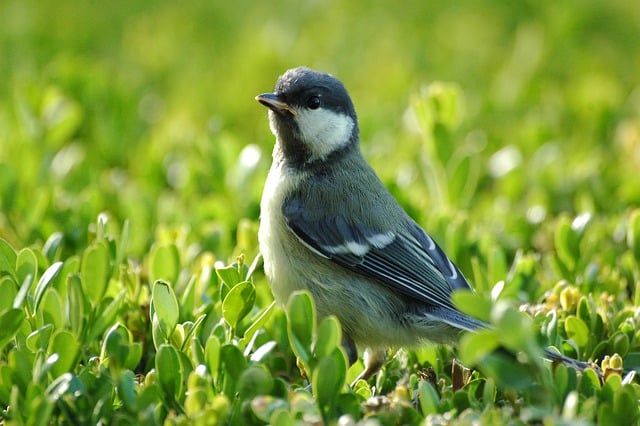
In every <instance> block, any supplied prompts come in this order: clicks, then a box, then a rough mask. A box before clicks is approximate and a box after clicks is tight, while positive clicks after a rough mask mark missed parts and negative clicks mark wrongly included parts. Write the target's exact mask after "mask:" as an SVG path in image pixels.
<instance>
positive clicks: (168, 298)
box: [151, 280, 180, 340]
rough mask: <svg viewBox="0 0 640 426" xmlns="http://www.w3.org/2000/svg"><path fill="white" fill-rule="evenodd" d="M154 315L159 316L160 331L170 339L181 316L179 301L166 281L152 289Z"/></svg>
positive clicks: (155, 284)
mask: <svg viewBox="0 0 640 426" xmlns="http://www.w3.org/2000/svg"><path fill="white" fill-rule="evenodd" d="M151 294H152V299H151V303H152V304H153V311H152V312H153V315H157V317H158V322H159V325H160V329H161V331H162V333H163V335H164V337H165V339H167V340H168V339H169V338H170V337H171V334H172V333H173V330H174V329H175V328H176V324H178V318H179V316H180V312H179V307H178V300H177V299H176V295H175V294H174V292H173V289H172V288H171V286H170V285H169V284H168V283H167V282H165V281H161V280H159V281H156V282H155V283H154V284H153V289H152V292H151Z"/></svg>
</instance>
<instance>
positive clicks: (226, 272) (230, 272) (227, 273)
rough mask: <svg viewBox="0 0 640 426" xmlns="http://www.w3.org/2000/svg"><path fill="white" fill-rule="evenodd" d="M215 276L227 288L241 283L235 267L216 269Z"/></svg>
mask: <svg viewBox="0 0 640 426" xmlns="http://www.w3.org/2000/svg"><path fill="white" fill-rule="evenodd" d="M216 274H217V275H218V278H220V279H221V280H222V281H223V282H224V283H225V284H227V285H228V286H229V287H233V286H235V285H236V284H238V283H239V282H241V281H243V280H242V278H241V277H240V273H239V272H238V267H237V266H236V265H228V266H222V267H219V268H216Z"/></svg>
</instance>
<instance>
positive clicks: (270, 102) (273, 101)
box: [256, 93, 298, 115]
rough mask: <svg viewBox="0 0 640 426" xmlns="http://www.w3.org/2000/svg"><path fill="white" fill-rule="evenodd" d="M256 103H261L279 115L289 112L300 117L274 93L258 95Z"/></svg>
mask: <svg viewBox="0 0 640 426" xmlns="http://www.w3.org/2000/svg"><path fill="white" fill-rule="evenodd" d="M256 101H258V102H260V103H261V104H262V105H264V106H266V107H267V108H269V109H270V110H272V111H275V112H279V113H283V112H288V113H289V114H291V115H298V113H297V112H296V110H295V109H293V107H292V106H291V105H289V104H288V103H286V102H283V101H281V100H280V99H278V96H277V95H275V94H273V93H263V94H262V95H258V96H256Z"/></svg>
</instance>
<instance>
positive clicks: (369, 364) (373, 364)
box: [353, 348, 387, 384]
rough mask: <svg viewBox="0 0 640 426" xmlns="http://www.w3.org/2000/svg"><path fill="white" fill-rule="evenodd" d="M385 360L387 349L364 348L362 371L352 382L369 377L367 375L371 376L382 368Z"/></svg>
mask: <svg viewBox="0 0 640 426" xmlns="http://www.w3.org/2000/svg"><path fill="white" fill-rule="evenodd" d="M386 360H387V351H385V350H384V349H372V348H367V349H365V350H364V370H362V373H360V374H359V375H358V377H356V379H355V380H354V381H353V383H354V384H355V383H356V382H357V381H358V380H360V379H362V380H367V379H369V377H371V376H373V375H374V374H376V373H377V372H378V371H380V369H381V368H382V366H383V365H384V363H385V361H386Z"/></svg>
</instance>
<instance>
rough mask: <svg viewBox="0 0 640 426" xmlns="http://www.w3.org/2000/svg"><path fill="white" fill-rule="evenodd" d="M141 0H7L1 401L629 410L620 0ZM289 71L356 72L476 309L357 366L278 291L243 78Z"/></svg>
mask: <svg viewBox="0 0 640 426" xmlns="http://www.w3.org/2000/svg"><path fill="white" fill-rule="evenodd" d="M152 3H153V4H151V5H150V4H148V3H147V2H136V1H134V2H118V1H116V2H115V3H113V4H111V5H110V6H109V7H108V8H103V7H96V5H94V4H90V3H87V2H82V1H79V0H64V1H61V2H55V3H54V2H51V3H47V2H36V1H34V0H20V1H18V0H8V1H4V2H1V3H0V17H1V18H0V20H1V21H2V25H0V27H1V28H2V31H0V47H1V50H2V60H1V61H0V75H1V76H2V79H0V99H3V101H4V102H2V103H0V295H1V297H0V419H2V420H3V421H5V422H6V423H7V424H17V425H21V424H35V425H39V424H42V425H44V424H149V425H155V424H166V425H171V424H180V425H182V424H196V425H209V424H275V425H298V424H314V423H325V424H336V423H338V422H339V423H340V424H354V423H358V422H361V421H366V420H373V421H378V422H379V423H380V424H421V423H429V424H438V423H447V424H531V423H537V424H593V423H603V422H610V423H611V424H633V423H637V422H638V421H640V412H639V408H638V404H637V401H638V400H639V399H640V388H639V386H638V384H637V383H638V380H637V378H635V377H634V376H633V374H629V373H628V372H632V371H636V372H637V371H640V332H639V331H638V330H640V315H639V313H638V306H640V266H639V265H640V209H639V208H638V206H639V205H640V187H639V186H638V185H637V174H638V170H639V168H640V155H639V154H638V153H639V152H640V138H639V136H638V135H640V103H639V101H638V77H637V75H638V72H637V68H638V63H637V58H638V57H639V55H640V50H639V49H640V45H639V44H638V43H637V28H638V27H639V26H640V21H639V16H638V13H637V7H635V4H634V3H633V2H628V1H622V0H614V1H612V2H601V3H596V2H589V3H584V2H577V1H575V0H572V1H568V2H565V3H557V2H542V3H540V2H538V3H535V4H534V3H522V4H518V5H517V7H514V5H513V4H511V3H509V2H489V1H479V2H478V1H475V2H472V1H462V2H424V1H409V2H406V3H403V5H402V7H394V8H389V7H388V5H385V4H383V3H380V2H377V3H376V2H373V3H371V2H357V1H356V2H349V3H347V2H344V3H340V2H333V3H331V4H325V3H322V2H320V3H304V4H303V3H300V4H298V3H295V4H294V3H292V2H286V1H276V2H265V3H264V4H257V3H255V2H253V3H251V2H243V1H240V2H220V1H211V2H189V1H188V2H186V3H180V4H177V3H175V4H174V3H172V2H166V1H155V2H152ZM150 6H151V7H150ZM300 64H305V65H309V66H311V67H314V68H318V69H323V70H327V71H329V72H332V73H334V74H335V75H337V76H338V77H339V78H341V79H342V80H343V81H344V82H345V84H346V86H347V87H348V88H349V90H350V93H351V95H352V97H353V99H354V102H355V104H356V107H357V110H358V113H359V117H360V130H361V136H362V149H363V151H364V153H365V156H366V157H367V158H368V159H369V160H370V161H371V163H372V165H373V166H374V168H375V169H376V170H377V171H378V172H379V174H380V175H381V177H382V179H383V180H384V181H385V183H386V184H387V186H388V187H389V188H390V190H391V191H392V192H393V193H394V195H395V196H396V197H397V198H398V200H399V201H400V202H401V204H402V205H403V206H404V207H405V208H406V209H407V210H408V211H409V212H410V214H411V215H412V216H413V217H414V218H416V220H417V221H418V222H419V223H420V224H422V225H424V227H425V228H426V229H427V230H429V232H430V233H431V234H432V235H433V236H434V238H435V239H436V240H437V241H438V242H439V243H440V244H441V245H442V246H443V248H444V249H445V251H446V252H447V253H448V254H449V255H450V256H451V257H452V258H453V259H454V260H455V261H456V263H457V264H458V265H459V266H460V268H461V269H462V271H463V272H464V273H465V275H466V276H467V277H468V278H469V279H470V281H472V282H473V284H474V287H475V289H476V292H475V293H458V294H456V295H455V297H454V299H455V302H456V303H457V305H458V306H459V307H460V309H462V310H464V311H465V312H467V313H469V314H470V315H473V316H475V317H478V318H481V319H483V320H485V321H487V322H489V323H490V324H491V327H490V328H488V329H486V330H482V331H480V332H478V333H476V334H464V335H462V336H461V337H460V339H459V344H458V345H457V346H456V347H455V348H451V347H446V346H444V347H440V346H433V345H424V346H420V347H416V348H405V349H401V350H397V352H395V353H390V354H389V361H388V362H387V363H386V364H385V366H384V367H383V369H382V370H381V371H380V373H378V374H377V375H376V377H374V378H372V379H370V380H369V381H367V382H365V381H358V382H357V383H351V382H353V380H354V379H355V378H356V377H357V375H358V374H359V373H360V372H361V371H362V368H363V367H362V363H361V362H357V363H356V364H355V365H353V366H348V365H347V362H346V358H345V355H344V353H343V351H342V349H341V347H340V341H341V331H340V326H339V324H338V322H337V321H336V320H335V319H334V318H332V317H328V318H318V317H316V314H315V309H314V303H313V300H312V299H311V298H310V297H309V296H308V294H305V293H301V294H295V295H294V296H293V297H292V298H291V300H290V301H289V304H288V305H287V306H286V307H285V309H284V310H283V309H281V308H279V307H277V306H275V304H274V302H273V299H272V296H271V293H270V290H269V287H268V285H267V283H266V280H265V278H264V276H263V275H262V273H261V268H260V257H259V255H258V248H257V242H256V233H257V224H258V219H259V198H260V192H261V189H262V185H263V182H264V178H265V175H266V170H267V168H268V166H269V162H270V158H269V155H268V153H269V152H270V151H271V148H272V144H273V138H272V136H271V135H270V134H269V132H268V125H267V123H266V119H265V113H264V110H263V109H262V108H261V107H260V106H259V105H256V104H254V102H253V97H254V96H255V95H256V94H257V93H262V92H264V91H267V90H269V88H270V87H272V86H273V83H274V80H275V78H276V76H277V75H279V74H280V73H282V72H283V71H284V70H285V69H286V68H289V67H291V66H295V65H300ZM398 123H402V125H399V124H398ZM245 256H246V257H245ZM249 262H250V263H249ZM547 345H549V346H552V347H554V348H555V349H557V350H558V351H559V352H561V353H563V354H565V355H567V356H571V357H575V358H577V359H579V360H582V361H594V362H597V363H599V364H602V365H603V370H604V374H605V378H601V377H599V376H598V375H597V374H596V372H595V371H593V370H587V371H585V372H584V373H576V372H575V371H574V370H573V369H572V368H567V367H565V366H562V365H551V364H550V363H549V362H547V361H543V360H542V358H541V357H540V355H541V353H542V348H543V347H545V346H547ZM454 357H458V358H459V359H460V360H462V361H463V362H464V363H465V364H466V365H467V366H469V367H473V368H474V369H475V371H473V372H471V373H469V377H467V378H466V379H464V380H462V382H460V381H459V380H458V375H457V373H454V372H452V368H451V364H452V361H451V360H452V359H453V358H454ZM604 360H606V361H604Z"/></svg>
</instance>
